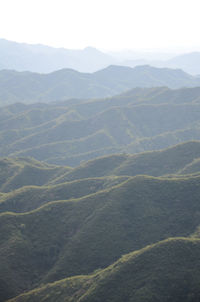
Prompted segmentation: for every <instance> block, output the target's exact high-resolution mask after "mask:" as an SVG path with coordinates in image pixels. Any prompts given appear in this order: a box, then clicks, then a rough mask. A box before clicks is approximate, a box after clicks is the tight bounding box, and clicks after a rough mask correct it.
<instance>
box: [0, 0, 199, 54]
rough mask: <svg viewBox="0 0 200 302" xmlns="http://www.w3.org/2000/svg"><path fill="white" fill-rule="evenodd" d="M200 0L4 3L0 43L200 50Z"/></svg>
mask: <svg viewBox="0 0 200 302" xmlns="http://www.w3.org/2000/svg"><path fill="white" fill-rule="evenodd" d="M199 12H200V1H199V0H123V1H122V0H0V38H5V39H8V40H14V41H18V42H27V43H34V44H35V43H42V44H47V45H51V46H55V47H65V48H84V47H86V46H93V47H97V48H101V49H145V48H146V49H152V48H159V49H181V48H185V49H200V39H199V29H200V18H199Z"/></svg>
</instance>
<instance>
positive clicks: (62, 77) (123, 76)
mask: <svg viewBox="0 0 200 302" xmlns="http://www.w3.org/2000/svg"><path fill="white" fill-rule="evenodd" d="M199 84H200V80H199V78H198V77H193V76H191V75H189V74H187V73H185V72H183V71H181V70H173V69H166V68H163V69H162V68H160V69H159V68H155V67H150V66H139V67H136V68H130V67H123V66H109V67H107V68H105V69H103V70H100V71H97V72H94V73H80V72H78V71H75V70H73V69H61V70H58V71H54V72H52V73H49V74H38V73H32V72H27V71H24V72H17V71H14V70H1V71H0V105H1V106H3V105H7V104H13V103H15V102H24V103H27V104H30V103H35V102H36V101H37V102H38V101H40V102H41V101H45V102H51V101H57V100H65V99H67V98H75V97H76V98H94V97H96V98H97V97H106V96H112V95H115V94H117V93H121V92H123V91H125V90H128V89H131V88H134V87H157V86H168V87H170V88H181V87H195V86H199ZM77 87H78V89H77Z"/></svg>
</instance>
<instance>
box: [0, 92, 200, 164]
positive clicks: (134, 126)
mask: <svg viewBox="0 0 200 302" xmlns="http://www.w3.org/2000/svg"><path fill="white" fill-rule="evenodd" d="M199 99H200V89H199V88H190V89H189V88H188V89H178V90H170V89H168V88H164V87H162V88H149V89H144V88H143V89H142V88H141V89H139V88H137V89H135V90H132V91H130V92H128V93H125V94H123V95H120V96H117V97H113V98H108V99H101V100H69V101H64V102H57V103H54V104H51V105H45V104H34V105H23V104H15V105H11V106H8V107H3V108H2V110H1V113H0V116H1V121H0V155H1V156H10V157H22V156H23V157H24V156H31V157H34V158H36V159H37V160H43V161H45V162H48V163H50V164H59V165H68V166H78V165H79V164H80V162H81V161H83V160H85V161H87V160H89V159H92V158H96V157H99V156H103V155H108V154H113V153H138V152H143V151H149V150H159V149H163V148H166V147H168V146H171V145H174V144H177V143H180V142H184V141H188V140H199V139H200V131H199V125H200V120H199V117H200V114H199V112H200V103H199Z"/></svg>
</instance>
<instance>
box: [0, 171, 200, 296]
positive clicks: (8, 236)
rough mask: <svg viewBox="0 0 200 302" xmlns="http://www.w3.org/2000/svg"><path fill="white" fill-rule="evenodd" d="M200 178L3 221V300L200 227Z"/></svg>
mask: <svg viewBox="0 0 200 302" xmlns="http://www.w3.org/2000/svg"><path fill="white" fill-rule="evenodd" d="M199 182H200V179H199V177H193V178H189V177H188V178H185V179H159V178H152V177H145V176H140V177H133V178H130V179H129V180H127V181H125V182H123V183H121V184H119V185H118V186H116V187H111V188H108V189H106V190H104V191H101V192H97V193H95V194H92V195H89V196H85V197H82V198H80V199H72V200H68V201H57V202H52V203H48V204H47V205H45V206H43V207H41V208H38V209H37V210H35V211H32V212H27V213H24V214H14V213H4V214H1V215H0V228H1V234H0V259H1V271H0V280H1V281H0V284H1V293H2V298H1V299H2V301H4V300H6V299H8V298H9V297H14V296H16V295H17V294H20V293H21V292H22V291H23V290H27V289H28V288H33V287H35V286H38V285H40V284H41V283H47V282H52V281H56V280H60V279H62V278H65V277H68V276H74V275H79V274H88V273H91V272H92V271H93V270H95V269H99V268H104V267H106V266H108V265H110V264H111V263H113V262H114V261H116V260H117V259H118V258H119V257H121V256H122V255H123V254H126V253H128V252H131V251H134V250H137V249H141V248H143V247H145V246H146V245H148V244H151V243H156V242H158V241H160V240H163V239H166V238H169V237H177V236H184V237H185V236H189V235H190V234H192V233H194V232H195V231H196V230H197V228H198V226H199V224H200V220H199V211H200V204H199V196H200V186H199Z"/></svg>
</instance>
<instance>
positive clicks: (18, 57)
mask: <svg viewBox="0 0 200 302" xmlns="http://www.w3.org/2000/svg"><path fill="white" fill-rule="evenodd" d="M0 49H1V54H0V69H12V70H13V69H14V70H18V71H32V72H39V73H49V72H52V71H55V70H58V69H62V68H72V69H75V70H78V71H81V72H94V71H96V70H98V69H102V68H104V67H106V66H108V65H110V64H114V63H115V62H116V60H115V59H114V58H112V57H111V56H110V55H108V54H105V53H103V52H101V51H99V50H97V49H96V48H93V47H86V48H85V49H83V50H73V49H65V48H54V47H50V46H46V45H40V44H38V45H31V44H26V43H17V42H12V41H8V40H5V39H0Z"/></svg>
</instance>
